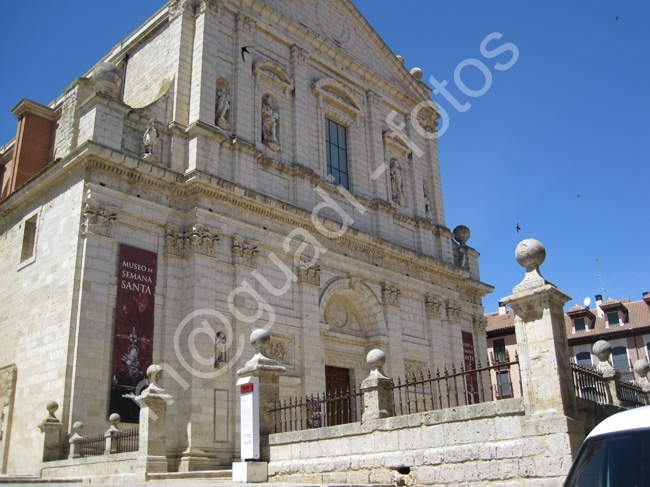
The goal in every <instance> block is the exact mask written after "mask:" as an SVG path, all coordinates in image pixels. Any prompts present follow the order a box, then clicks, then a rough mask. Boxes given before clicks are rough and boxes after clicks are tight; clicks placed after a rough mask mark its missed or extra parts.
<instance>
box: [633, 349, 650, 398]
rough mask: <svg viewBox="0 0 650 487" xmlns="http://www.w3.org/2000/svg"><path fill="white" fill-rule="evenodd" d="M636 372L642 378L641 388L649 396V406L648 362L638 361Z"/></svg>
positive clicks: (649, 368)
mask: <svg viewBox="0 0 650 487" xmlns="http://www.w3.org/2000/svg"><path fill="white" fill-rule="evenodd" d="M634 372H636V374H637V375H638V376H639V377H640V379H639V386H640V387H641V390H643V392H644V393H645V395H646V396H647V398H648V399H647V404H650V380H648V373H649V372H650V364H648V362H647V361H646V360H643V359H641V360H637V361H636V362H634Z"/></svg>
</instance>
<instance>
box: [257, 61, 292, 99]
mask: <svg viewBox="0 0 650 487" xmlns="http://www.w3.org/2000/svg"><path fill="white" fill-rule="evenodd" d="M253 75H255V76H256V77H258V78H260V79H262V80H264V81H266V82H267V83H269V84H271V85H273V86H275V87H277V88H279V89H280V90H281V91H283V92H290V91H293V90H294V88H295V83H294V81H293V78H292V77H291V75H290V74H289V73H287V71H286V70H285V69H284V67H283V66H282V65H281V64H280V63H278V62H276V61H272V60H270V59H266V60H263V61H258V62H256V63H255V66H253Z"/></svg>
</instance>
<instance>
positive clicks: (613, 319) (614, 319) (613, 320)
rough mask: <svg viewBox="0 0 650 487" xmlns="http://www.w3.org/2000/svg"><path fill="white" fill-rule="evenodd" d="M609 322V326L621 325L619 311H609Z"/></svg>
mask: <svg viewBox="0 0 650 487" xmlns="http://www.w3.org/2000/svg"><path fill="white" fill-rule="evenodd" d="M607 323H609V326H619V325H620V324H621V323H620V321H619V319H618V311H612V312H611V313H607Z"/></svg>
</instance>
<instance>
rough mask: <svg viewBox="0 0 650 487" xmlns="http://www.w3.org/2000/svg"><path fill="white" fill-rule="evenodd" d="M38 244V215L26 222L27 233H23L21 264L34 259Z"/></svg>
mask: <svg viewBox="0 0 650 487" xmlns="http://www.w3.org/2000/svg"><path fill="white" fill-rule="evenodd" d="M35 244H36V215H34V216H33V217H31V218H30V219H29V220H27V221H26V222H25V231H24V232H23V248H22V251H21V253H20V262H25V261H26V260H28V259H31V258H32V257H34V247H35Z"/></svg>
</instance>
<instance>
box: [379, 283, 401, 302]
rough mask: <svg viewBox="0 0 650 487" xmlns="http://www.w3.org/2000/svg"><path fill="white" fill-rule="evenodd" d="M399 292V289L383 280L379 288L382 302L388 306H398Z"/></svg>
mask: <svg viewBox="0 0 650 487" xmlns="http://www.w3.org/2000/svg"><path fill="white" fill-rule="evenodd" d="M401 294H402V291H401V289H399V288H398V287H397V286H394V285H393V284H391V283H390V282H385V283H384V284H383V286H382V288H381V296H382V298H383V300H384V304H386V305H388V306H399V297H400V295H401Z"/></svg>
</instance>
